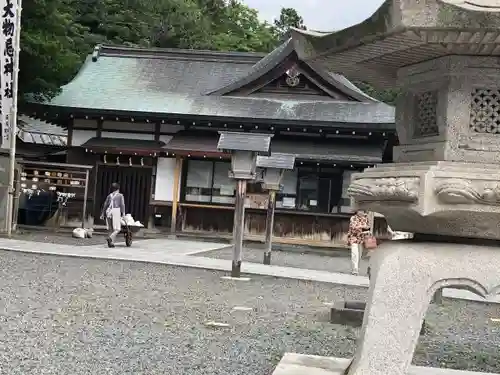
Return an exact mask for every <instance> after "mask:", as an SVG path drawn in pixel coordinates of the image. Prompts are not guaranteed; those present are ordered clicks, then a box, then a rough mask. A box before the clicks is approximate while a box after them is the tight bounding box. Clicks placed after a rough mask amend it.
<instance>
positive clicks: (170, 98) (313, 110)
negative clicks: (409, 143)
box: [43, 47, 394, 129]
mask: <svg viewBox="0 0 500 375" xmlns="http://www.w3.org/2000/svg"><path fill="white" fill-rule="evenodd" d="M101 48H102V50H101V51H100V52H99V53H97V54H96V53H95V54H94V55H93V56H90V57H89V58H88V59H87V60H86V62H85V63H84V65H83V67H82V68H81V70H80V72H79V73H78V75H77V76H76V77H75V78H74V79H73V80H72V81H71V82H70V83H68V84H67V85H66V86H64V87H62V92H61V93H60V94H59V95H57V96H56V97H55V98H53V99H52V100H51V101H50V102H48V103H43V104H44V105H46V106H48V107H55V108H60V109H61V110H63V109H64V110H66V111H73V112H75V113H76V112H84V111H86V110H89V111H106V112H108V113H109V112H116V114H117V115H118V114H119V113H142V114H151V115H156V116H159V115H164V116H165V117H168V116H176V115H179V116H203V117H207V118H218V119H224V118H230V119H235V118H240V119H248V120H252V119H255V120H262V121H265V120H269V121H273V120H290V121H295V122H301V123H302V122H322V123H327V124H335V123H341V124H361V126H363V127H369V126H370V125H371V124H373V125H374V126H375V127H376V126H377V125H379V126H378V127H380V128H384V129H392V128H393V127H394V125H393V123H394V109H393V108H392V107H391V106H388V105H386V104H384V103H380V102H375V101H368V102H359V101H358V102H357V101H334V100H331V98H328V100H319V101H318V100H316V99H315V100H310V99H303V100H302V99H301V100H295V99H290V98H279V97H272V98H266V97H262V96H259V97H251V96H247V97H238V96H220V95H205V93H208V92H212V91H214V90H217V89H218V88H221V87H224V86H227V85H229V84H230V83H232V82H234V81H236V80H238V79H240V78H241V77H242V76H244V75H245V74H248V72H250V70H251V69H252V67H253V66H254V65H255V64H256V63H258V61H259V60H260V59H261V58H262V55H258V54H239V53H220V52H204V51H179V50H141V49H132V48H127V47H101ZM253 69H255V68H253ZM342 78H343V77H342ZM344 81H347V80H345V79H344ZM344 81H339V82H340V83H339V84H342V85H346V83H345V82H344ZM347 82H348V83H349V84H350V82H349V81H347ZM349 89H351V90H352V87H349Z"/></svg>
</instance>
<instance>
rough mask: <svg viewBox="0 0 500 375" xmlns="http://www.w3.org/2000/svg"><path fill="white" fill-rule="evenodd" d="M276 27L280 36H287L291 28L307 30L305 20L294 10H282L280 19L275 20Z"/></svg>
mask: <svg viewBox="0 0 500 375" xmlns="http://www.w3.org/2000/svg"><path fill="white" fill-rule="evenodd" d="M274 27H275V28H276V30H277V32H278V34H279V35H280V36H284V35H286V34H287V33H288V30H290V28H291V27H295V28H297V29H302V30H307V28H306V26H305V25H304V20H303V19H302V17H301V16H299V14H298V13H297V11H296V10H295V9H294V8H281V13H280V16H279V18H278V19H275V20H274Z"/></svg>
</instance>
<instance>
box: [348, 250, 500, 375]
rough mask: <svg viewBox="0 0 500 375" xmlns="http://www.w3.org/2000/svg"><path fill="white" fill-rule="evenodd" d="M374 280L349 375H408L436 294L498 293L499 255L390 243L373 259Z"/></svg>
mask: <svg viewBox="0 0 500 375" xmlns="http://www.w3.org/2000/svg"><path fill="white" fill-rule="evenodd" d="M371 267H372V279H371V285H370V290H369V297H368V304H367V307H366V311H365V316H364V321H363V329H362V332H361V337H360V339H359V343H360V347H359V348H358V350H357V351H356V355H355V358H354V360H353V362H352V364H351V365H350V367H349V370H348V372H345V373H346V374H349V375H407V374H408V371H409V369H410V364H411V360H412V358H413V353H414V351H415V347H416V345H417V341H418V338H419V335H420V327H421V326H422V322H423V320H424V317H425V314H426V312H427V308H428V306H429V304H430V303H431V301H432V298H433V296H434V294H435V293H436V291H438V290H439V289H441V288H449V287H453V288H463V289H468V290H470V291H472V292H474V293H476V294H478V295H480V296H483V297H485V298H488V297H489V296H494V295H496V294H498V293H500V274H499V273H498V269H499V267H500V251H499V249H498V247H496V246H489V245H483V246H481V245H458V244H450V243H434V242H417V241H391V242H388V243H385V244H383V245H382V246H381V248H380V249H378V250H377V251H376V252H375V254H374V255H373V257H372V259H371Z"/></svg>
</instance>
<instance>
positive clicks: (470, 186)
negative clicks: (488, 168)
mask: <svg viewBox="0 0 500 375" xmlns="http://www.w3.org/2000/svg"><path fill="white" fill-rule="evenodd" d="M434 193H435V194H436V196H437V198H438V199H439V200H440V201H441V202H442V203H447V204H486V205H500V184H498V183H494V184H491V185H487V184H486V183H484V182H483V183H481V182H472V181H470V180H462V179H450V180H446V181H445V182H442V183H439V184H437V185H436V188H435V189H434Z"/></svg>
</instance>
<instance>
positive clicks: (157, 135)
mask: <svg viewBox="0 0 500 375" xmlns="http://www.w3.org/2000/svg"><path fill="white" fill-rule="evenodd" d="M160 132H161V122H157V123H156V124H155V141H159V140H160Z"/></svg>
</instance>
